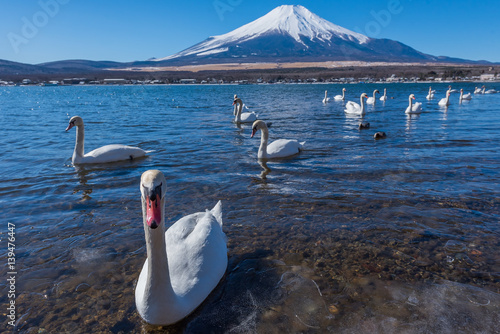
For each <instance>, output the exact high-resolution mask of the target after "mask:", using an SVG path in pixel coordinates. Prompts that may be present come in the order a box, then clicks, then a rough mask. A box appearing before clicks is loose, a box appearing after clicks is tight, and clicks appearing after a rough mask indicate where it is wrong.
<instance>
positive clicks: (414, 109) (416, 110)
mask: <svg viewBox="0 0 500 334" xmlns="http://www.w3.org/2000/svg"><path fill="white" fill-rule="evenodd" d="M413 100H415V95H414V94H410V98H409V101H410V105H409V106H408V107H407V108H406V111H405V113H407V114H420V113H421V112H422V103H421V102H415V104H413Z"/></svg>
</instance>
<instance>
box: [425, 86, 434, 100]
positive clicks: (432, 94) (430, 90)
mask: <svg viewBox="0 0 500 334" xmlns="http://www.w3.org/2000/svg"><path fill="white" fill-rule="evenodd" d="M435 92H436V91H435V90H432V87H429V94H427V96H426V97H425V98H426V99H427V100H432V99H433V98H434V93H435Z"/></svg>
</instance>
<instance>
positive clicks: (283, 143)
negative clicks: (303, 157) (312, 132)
mask: <svg viewBox="0 0 500 334" xmlns="http://www.w3.org/2000/svg"><path fill="white" fill-rule="evenodd" d="M257 130H260V131H261V137H260V147H259V152H258V153H257V158H258V159H273V158H285V157H288V156H292V155H295V154H297V153H300V151H302V149H303V147H304V144H305V143H306V142H299V141H298V140H295V139H278V140H275V141H273V142H272V143H271V144H269V145H268V144H267V140H268V139H269V130H268V129H267V125H266V123H264V122H263V121H255V122H254V123H253V125H252V135H251V136H250V137H251V138H253V136H254V135H255V133H256V132H257Z"/></svg>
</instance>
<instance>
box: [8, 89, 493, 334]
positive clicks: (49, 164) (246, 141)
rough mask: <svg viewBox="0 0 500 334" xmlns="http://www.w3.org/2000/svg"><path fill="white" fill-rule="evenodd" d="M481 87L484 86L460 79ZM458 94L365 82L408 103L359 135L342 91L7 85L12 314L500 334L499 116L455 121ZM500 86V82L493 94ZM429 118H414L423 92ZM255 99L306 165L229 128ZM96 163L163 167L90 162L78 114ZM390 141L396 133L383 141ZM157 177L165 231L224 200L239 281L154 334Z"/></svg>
mask: <svg viewBox="0 0 500 334" xmlns="http://www.w3.org/2000/svg"><path fill="white" fill-rule="evenodd" d="M452 85H453V88H456V89H460V88H464V90H465V91H466V92H471V91H473V88H474V86H478V85H481V84H473V83H461V84H458V83H455V84H452ZM447 86H448V84H435V85H433V89H436V90H437V93H436V98H435V99H434V100H432V101H427V100H426V99H425V96H426V95H427V91H428V87H429V85H428V84H386V85H382V84H379V85H374V84H370V85H368V84H367V85H364V84H352V85H347V86H345V87H346V88H347V100H352V101H356V102H358V103H359V95H360V93H361V92H367V93H368V95H369V96H371V95H372V92H373V90H374V89H379V90H380V91H381V92H383V89H384V88H387V90H388V96H390V97H394V99H389V100H388V101H387V102H385V103H382V102H381V101H379V100H377V104H376V106H375V107H373V106H369V107H368V108H367V113H366V116H365V117H364V120H366V121H369V122H370V123H371V128H370V129H366V130H358V123H359V121H360V119H359V118H358V117H351V116H346V114H345V113H344V111H343V109H344V107H343V103H342V102H331V103H329V104H326V105H324V104H323V103H322V102H321V101H322V99H323V97H324V91H325V89H328V91H329V95H330V96H333V95H336V94H340V91H341V88H342V86H340V85H221V86H111V87H103V86H96V87H93V86H81V87H80V86H78V87H77V86H74V87H0V127H1V130H0V147H1V151H0V159H1V160H0V171H1V177H0V205H1V210H0V222H1V226H0V228H1V230H0V231H1V232H2V234H1V235H0V238H1V239H2V240H1V243H0V244H1V247H2V248H1V250H0V254H1V259H2V261H3V263H4V264H3V265H2V266H1V268H2V269H1V275H0V277H1V278H2V279H1V281H0V291H1V294H0V296H1V297H0V304H1V305H3V306H2V312H1V314H2V315H3V319H2V326H3V327H2V330H4V329H5V330H6V331H7V330H12V329H13V328H12V327H11V326H9V325H8V324H7V322H8V321H9V320H8V318H7V314H8V310H6V308H7V306H8V303H9V301H10V300H11V299H8V298H7V295H8V292H9V289H10V284H9V282H7V278H8V277H10V276H9V275H8V272H9V268H8V267H7V257H8V247H7V240H8V232H9V231H8V223H11V224H15V233H16V234H15V237H16V240H15V247H16V249H15V261H16V262H15V270H16V272H17V274H16V277H15V278H16V282H15V290H16V299H15V302H16V316H17V318H16V323H17V327H16V329H15V330H16V331H17V332H22V333H56V332H57V333H70V332H71V333H90V332H93V333H97V332H102V333H157V332H158V333H163V332H165V333H178V332H186V333H253V332H258V333H284V332H288V333H323V332H333V333H366V332H369V333H472V332H483V333H498V324H499V323H500V251H499V249H500V247H499V246H500V226H499V222H500V186H499V183H500V150H499V149H498V145H499V144H498V143H499V142H500V130H499V127H500V104H499V102H498V99H499V97H500V95H498V94H486V95H479V96H478V95H475V96H474V98H473V99H472V100H471V101H470V102H464V103H463V104H459V103H458V94H457V93H455V94H452V97H451V102H452V104H451V105H450V106H449V107H448V108H446V109H445V108H442V107H439V106H438V104H437V102H438V101H439V99H440V98H442V97H444V95H445V90H446V89H447ZM487 86H488V87H487V88H488V89H489V88H496V89H500V84H496V85H495V84H488V85H487ZM410 93H414V94H415V95H416V98H417V99H416V101H420V102H422V103H423V113H422V114H421V115H417V116H412V117H409V116H407V115H406V114H405V113H404V111H405V109H406V106H407V105H408V95H409V94H410ZM234 94H238V96H239V97H241V98H242V100H243V102H245V103H246V104H247V105H248V106H249V108H250V109H251V110H253V111H255V112H256V113H258V114H259V118H260V119H263V120H266V121H267V122H272V126H271V127H270V130H269V131H270V140H273V139H278V138H289V139H299V140H300V141H306V144H305V148H306V149H305V151H303V152H302V153H301V154H300V155H298V156H295V157H292V158H289V159H285V160H281V161H273V162H268V163H267V168H268V169H265V168H264V167H263V166H262V165H261V164H259V163H258V161H257V149H258V146H259V143H260V134H258V135H256V138H255V137H254V138H250V134H251V126H250V125H242V126H241V127H237V126H236V125H235V124H233V123H232V119H233V116H232V107H231V104H232V100H233V95H234ZM74 115H79V116H81V117H82V118H83V120H84V121H85V125H86V138H85V139H86V143H85V149H86V151H90V150H92V149H94V148H97V147H99V146H102V145H106V144H127V145H132V146H139V147H141V148H143V149H146V150H154V152H153V153H151V154H150V155H149V156H148V157H147V158H145V159H140V160H135V161H125V162H121V163H113V164H104V165H94V166H85V167H73V166H72V165H71V155H72V152H73V148H74V144H75V136H76V134H75V131H74V129H72V130H70V131H68V132H65V131H64V130H65V128H66V126H67V123H68V120H69V118H70V117H71V116H74ZM376 131H384V132H386V134H387V138H385V139H380V140H374V138H373V134H374V133H375V132H376ZM148 169H160V170H161V171H163V173H164V174H165V177H166V179H167V182H168V192H167V194H166V197H167V204H166V216H167V219H168V222H169V223H171V222H175V221H176V220H177V219H179V218H180V217H182V216H184V215H187V214H190V213H193V212H198V211H203V210H205V209H206V208H212V207H213V206H214V205H215V204H216V202H217V201H218V200H222V203H223V220H224V231H225V233H226V235H227V238H228V249H229V253H228V258H229V266H228V270H227V272H226V275H225V276H224V278H223V280H222V281H221V283H220V284H219V286H218V287H217V288H216V289H215V290H214V292H213V293H212V294H211V295H210V296H209V298H208V299H207V301H206V302H205V303H204V304H202V306H201V307H200V308H198V309H197V310H196V311H195V312H194V313H193V314H192V315H190V316H189V317H188V318H186V319H185V320H183V321H182V322H181V323H179V324H177V325H174V326H167V327H163V328H157V327H154V326H149V325H147V324H145V323H144V322H143V321H142V320H141V319H140V317H139V315H138V313H137V311H136V308H135V302H134V293H133V292H134V287H135V283H136V281H137V278H138V275H139V272H140V270H141V267H142V264H143V262H144V260H145V258H146V249H145V241H144V230H143V224H142V214H141V200H140V191H139V180H140V176H141V174H142V173H143V172H144V171H146V170H148Z"/></svg>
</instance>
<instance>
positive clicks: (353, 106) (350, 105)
mask: <svg viewBox="0 0 500 334" xmlns="http://www.w3.org/2000/svg"><path fill="white" fill-rule="evenodd" d="M366 98H368V95H366V93H363V94H361V96H360V97H359V100H360V102H361V105H359V104H357V103H356V102H352V101H347V103H346V105H345V110H344V111H345V112H346V113H348V114H358V115H364V114H365V101H364V99H366Z"/></svg>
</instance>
